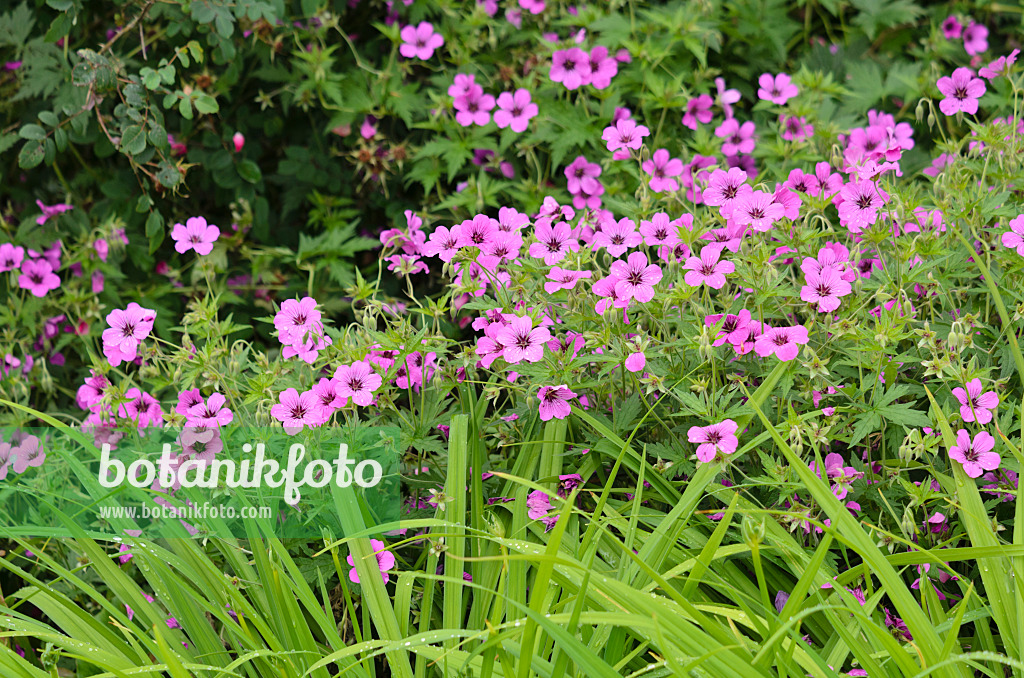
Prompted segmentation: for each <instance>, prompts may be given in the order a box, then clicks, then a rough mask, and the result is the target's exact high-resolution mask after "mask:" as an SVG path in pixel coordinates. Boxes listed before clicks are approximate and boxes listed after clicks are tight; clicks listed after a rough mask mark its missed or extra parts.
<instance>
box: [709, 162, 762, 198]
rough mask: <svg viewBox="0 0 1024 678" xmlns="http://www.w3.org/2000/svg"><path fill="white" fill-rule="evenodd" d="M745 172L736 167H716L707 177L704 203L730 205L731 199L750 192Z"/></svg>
mask: <svg viewBox="0 0 1024 678" xmlns="http://www.w3.org/2000/svg"><path fill="white" fill-rule="evenodd" d="M746 180H747V173H746V172H744V171H743V170H741V169H739V168H738V167H733V168H731V169H730V170H728V171H726V170H722V169H716V170H715V171H714V172H712V173H711V176H710V177H708V187H707V188H705V189H704V193H703V197H704V204H706V205H711V206H713V207H718V206H723V205H727V206H731V205H732V203H733V201H735V200H737V199H739V198H741V197H742V196H743V195H745V194H748V193H750V192H751V191H753V189H752V188H751V187H750V186H749V185H748V184H746V183H744V182H745V181H746Z"/></svg>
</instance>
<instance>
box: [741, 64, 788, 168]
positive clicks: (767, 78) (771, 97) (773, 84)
mask: <svg viewBox="0 0 1024 678" xmlns="http://www.w3.org/2000/svg"><path fill="white" fill-rule="evenodd" d="M757 84H758V85H760V87H759V88H758V90H757V98H758V99H761V100H762V101H770V102H772V103H773V104H778V105H779V106H783V105H785V103H786V102H787V101H789V100H790V99H792V98H793V97H795V96H796V95H797V94H799V93H800V90H799V89H797V87H796V85H794V84H793V81H792V79H791V78H790V77H789V76H788V75H786V74H785V73H779V74H778V75H776V76H774V77H772V75H771V73H762V74H761V77H760V78H758V79H757ZM748 152H749V151H748ZM729 155H731V154H729Z"/></svg>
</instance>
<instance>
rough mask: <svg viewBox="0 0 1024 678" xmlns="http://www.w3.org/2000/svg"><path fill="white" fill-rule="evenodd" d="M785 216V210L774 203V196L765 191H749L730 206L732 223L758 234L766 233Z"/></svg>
mask: <svg viewBox="0 0 1024 678" xmlns="http://www.w3.org/2000/svg"><path fill="white" fill-rule="evenodd" d="M730 171H731V170H730ZM785 215H786V209H785V208H784V207H783V206H782V205H780V204H779V203H777V202H775V196H774V195H772V194H771V193H766V192H765V191H751V192H749V193H746V194H745V195H743V196H741V197H739V198H737V199H736V201H735V202H734V203H733V204H732V219H733V221H735V222H736V223H737V224H739V225H741V226H750V227H751V228H752V229H754V230H755V231H758V232H763V231H767V230H768V229H770V228H771V227H772V224H773V223H775V221H776V220H778V219H781V218H782V217H784V216H785Z"/></svg>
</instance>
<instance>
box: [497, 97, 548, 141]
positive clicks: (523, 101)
mask: <svg viewBox="0 0 1024 678" xmlns="http://www.w3.org/2000/svg"><path fill="white" fill-rule="evenodd" d="M538 112H539V109H538V108H537V104H535V103H533V102H532V101H531V100H530V92H529V91H528V90H525V89H522V88H520V89H517V90H516V91H515V92H502V93H501V94H499V95H498V110H497V111H495V112H494V124H495V125H497V126H498V129H505V128H506V127H509V128H511V129H512V131H513V132H517V133H518V132H525V131H526V128H527V126H529V124H530V119H531V118H535V117H537V113H538Z"/></svg>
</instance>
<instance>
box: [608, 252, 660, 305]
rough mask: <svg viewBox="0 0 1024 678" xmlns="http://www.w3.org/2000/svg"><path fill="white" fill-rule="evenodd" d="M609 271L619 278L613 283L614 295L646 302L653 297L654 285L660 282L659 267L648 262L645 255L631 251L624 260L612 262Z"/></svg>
mask: <svg viewBox="0 0 1024 678" xmlns="http://www.w3.org/2000/svg"><path fill="white" fill-rule="evenodd" d="M610 273H611V274H612V275H613V276H615V277H616V278H618V279H619V281H618V282H617V283H615V296H616V297H618V298H620V299H635V300H636V301H638V302H640V303H646V302H648V301H650V300H651V299H653V298H654V286H655V285H657V284H658V283H659V282H661V275H662V274H661V267H660V266H658V265H657V264H648V262H647V255H646V254H644V253H643V252H633V253H632V254H630V255H629V257H628V258H627V259H626V261H623V260H621V259H617V260H615V261H613V262H612V265H611V270H610Z"/></svg>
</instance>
